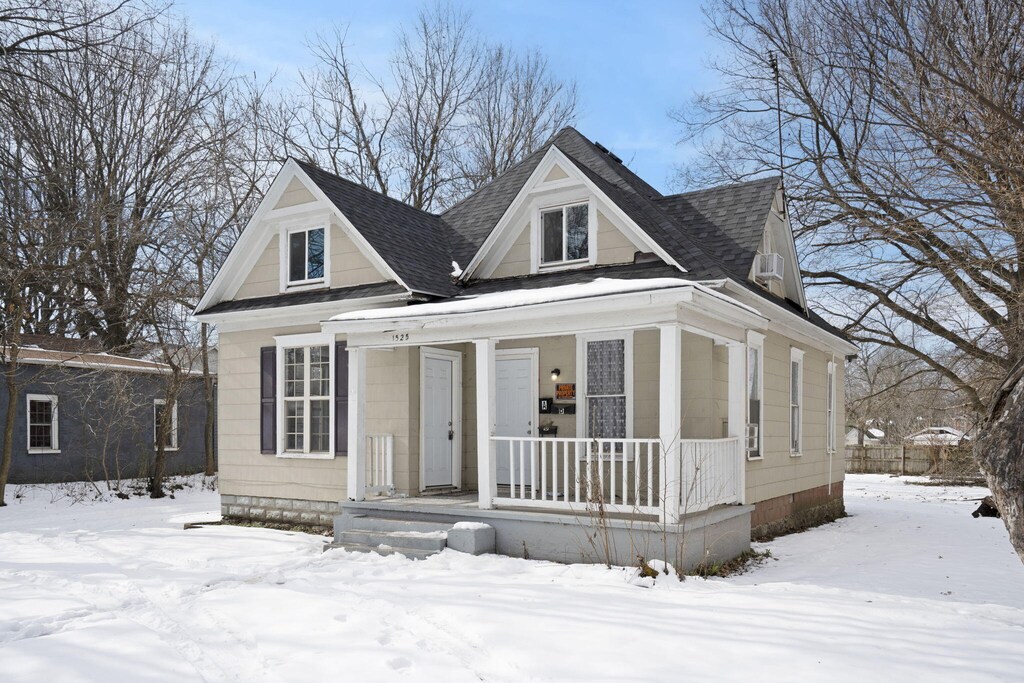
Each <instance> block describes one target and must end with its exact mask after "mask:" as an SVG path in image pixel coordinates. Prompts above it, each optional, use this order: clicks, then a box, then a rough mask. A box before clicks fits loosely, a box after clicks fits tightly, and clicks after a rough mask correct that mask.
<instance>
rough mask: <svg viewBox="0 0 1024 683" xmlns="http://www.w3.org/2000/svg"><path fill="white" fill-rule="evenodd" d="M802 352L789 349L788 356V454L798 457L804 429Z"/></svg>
mask: <svg viewBox="0 0 1024 683" xmlns="http://www.w3.org/2000/svg"><path fill="white" fill-rule="evenodd" d="M803 381H804V352H803V351H801V350H800V349H796V348H793V349H790V354H789V453H790V455H800V454H801V452H802V446H803V427H804V409H803V399H804V387H803Z"/></svg>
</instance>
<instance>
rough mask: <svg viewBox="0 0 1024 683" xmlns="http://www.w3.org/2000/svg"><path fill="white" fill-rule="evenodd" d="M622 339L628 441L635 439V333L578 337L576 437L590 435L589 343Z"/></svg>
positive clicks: (624, 332)
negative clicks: (588, 418) (588, 407)
mask: <svg viewBox="0 0 1024 683" xmlns="http://www.w3.org/2000/svg"><path fill="white" fill-rule="evenodd" d="M608 339H622V340H623V341H624V342H625V343H624V344H623V353H624V354H625V358H624V359H623V360H624V363H625V371H626V372H625V387H624V388H625V390H626V436H625V437H624V438H626V439H632V438H633V331H632V330H622V331H615V332H601V333H595V334H585V335H582V334H578V335H576V436H577V437H585V436H586V435H587V434H588V433H589V430H588V428H589V425H588V424H587V412H588V411H587V342H592V341H605V340H608Z"/></svg>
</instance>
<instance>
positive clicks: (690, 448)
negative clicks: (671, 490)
mask: <svg viewBox="0 0 1024 683" xmlns="http://www.w3.org/2000/svg"><path fill="white" fill-rule="evenodd" d="M679 445H680V457H681V458H682V462H681V463H680V465H681V466H680V474H681V475H682V486H681V487H680V488H681V489H682V491H681V496H682V500H681V501H680V506H679V509H680V510H681V511H682V512H683V513H684V514H685V513H687V512H699V511H701V510H707V509H708V508H710V507H714V506H715V505H725V504H728V503H736V502H739V500H740V498H741V496H740V491H739V486H740V485H741V482H742V478H741V477H740V471H739V468H740V467H742V466H743V465H742V463H743V462H744V459H743V458H741V457H740V455H741V452H740V449H741V447H742V444H741V442H740V439H739V437H733V438H728V439H683V440H682V441H680V442H679Z"/></svg>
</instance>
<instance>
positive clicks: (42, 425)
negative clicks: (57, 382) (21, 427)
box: [26, 394, 60, 453]
mask: <svg viewBox="0 0 1024 683" xmlns="http://www.w3.org/2000/svg"><path fill="white" fill-rule="evenodd" d="M26 399H27V413H28V415H27V417H28V452H29V453H60V442H59V441H58V439H57V428H58V420H57V397H56V396H52V395H49V394H28V396H27V397H26Z"/></svg>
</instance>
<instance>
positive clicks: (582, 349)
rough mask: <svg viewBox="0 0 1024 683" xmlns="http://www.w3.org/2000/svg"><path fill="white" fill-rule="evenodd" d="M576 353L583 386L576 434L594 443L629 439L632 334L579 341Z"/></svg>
mask: <svg viewBox="0 0 1024 683" xmlns="http://www.w3.org/2000/svg"><path fill="white" fill-rule="evenodd" d="M576 349H577V354H578V358H579V361H578V364H577V377H579V378H580V385H581V386H580V387H579V389H580V400H581V405H580V409H579V410H580V413H581V415H580V416H579V417H578V419H577V430H578V431H577V433H578V434H580V435H586V436H588V437H590V438H594V439H624V438H630V437H631V436H632V431H633V428H632V424H631V419H632V418H631V415H632V387H631V384H632V381H633V379H632V378H633V372H632V363H633V336H632V334H631V333H628V332H627V333H624V334H623V333H620V334H602V335H593V336H588V337H580V338H579V339H578V342H577V347H576Z"/></svg>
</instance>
